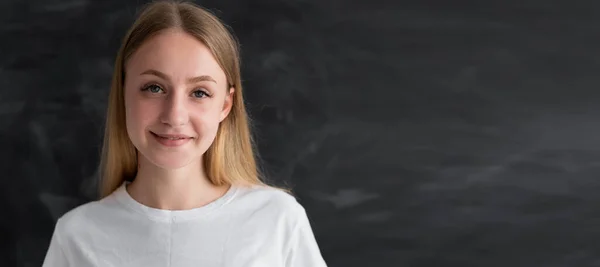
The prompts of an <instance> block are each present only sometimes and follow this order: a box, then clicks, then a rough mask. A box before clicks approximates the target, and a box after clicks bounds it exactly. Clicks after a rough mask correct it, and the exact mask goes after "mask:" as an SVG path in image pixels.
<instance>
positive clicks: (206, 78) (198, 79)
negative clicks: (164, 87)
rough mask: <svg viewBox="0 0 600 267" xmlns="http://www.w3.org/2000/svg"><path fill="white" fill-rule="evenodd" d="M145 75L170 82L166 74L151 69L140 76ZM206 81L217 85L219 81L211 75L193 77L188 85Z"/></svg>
mask: <svg viewBox="0 0 600 267" xmlns="http://www.w3.org/2000/svg"><path fill="white" fill-rule="evenodd" d="M144 74H149V75H154V76H157V77H160V78H161V79H163V80H167V81H170V79H169V76H167V75H166V74H164V73H162V72H160V71H157V70H153V69H149V70H146V71H144V72H142V73H140V75H144ZM204 81H208V82H214V83H217V81H215V79H213V78H212V77H210V76H209V75H200V76H198V77H193V78H190V79H188V83H190V84H191V83H199V82H204Z"/></svg>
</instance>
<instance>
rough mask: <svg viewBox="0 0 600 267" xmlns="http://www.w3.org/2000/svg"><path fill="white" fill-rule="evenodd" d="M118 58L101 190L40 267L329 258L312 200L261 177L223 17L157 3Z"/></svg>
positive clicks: (319, 261) (69, 220) (296, 262)
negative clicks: (315, 228)
mask: <svg viewBox="0 0 600 267" xmlns="http://www.w3.org/2000/svg"><path fill="white" fill-rule="evenodd" d="M115 63H116V64H115V68H114V76H113V82H112V88H111V91H110V96H109V103H108V111H107V118H106V131H105V135H104V146H103V153H102V160H101V170H102V180H101V181H102V182H101V198H100V199H99V200H97V201H93V202H90V203H87V204H84V205H81V206H79V207H77V208H75V209H73V210H71V211H69V212H68V213H66V214H65V215H63V216H62V217H61V218H60V219H59V220H58V221H57V223H56V226H55V230H54V233H53V236H52V239H51V242H50V246H49V249H48V252H47V254H46V257H45V259H44V263H43V266H46V267H52V266H57V267H58V266H61V267H64V266H119V267H121V266H144V267H152V266H160V267H165V266H178V267H184V266H203V267H207V266H246V267H251V266H269V267H273V266H307V267H308V266H310V267H320V266H326V264H325V262H324V260H323V258H322V256H321V253H320V250H319V248H318V245H317V243H316V241H315V238H314V235H313V232H312V230H311V226H310V223H309V220H308V217H307V214H306V212H305V210H304V208H303V207H302V206H301V205H300V204H299V203H298V202H297V201H296V200H295V199H294V198H293V197H292V196H291V195H289V194H287V193H286V192H284V191H283V190H279V189H276V188H273V187H270V186H267V185H266V184H264V183H263V182H261V180H260V177H259V173H258V171H257V166H256V163H255V160H254V154H253V144H252V140H251V134H250V131H249V126H248V119H247V115H246V111H245V107H244V102H243V95H242V85H241V79H240V66H239V52H238V44H237V42H236V41H235V39H234V37H233V35H231V34H230V33H229V31H228V30H227V29H226V28H225V27H224V25H223V24H222V23H221V22H220V21H219V19H218V18H217V17H215V16H214V15H212V14H211V13H210V12H208V11H206V10H205V9H203V8H201V7H199V6H196V5H194V4H191V3H184V2H171V1H168V2H167V1H160V2H154V3H151V4H149V5H147V6H146V7H145V8H144V9H143V11H142V12H141V14H140V15H139V17H138V18H137V20H136V21H135V23H134V24H133V26H132V27H131V29H130V30H129V31H128V33H127V35H126V36H125V38H124V40H123V44H122V46H121V48H120V51H119V53H118V55H117V58H116V62H115Z"/></svg>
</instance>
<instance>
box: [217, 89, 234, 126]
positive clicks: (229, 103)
mask: <svg viewBox="0 0 600 267" xmlns="http://www.w3.org/2000/svg"><path fill="white" fill-rule="evenodd" d="M234 93H235V88H233V87H231V88H229V93H228V94H227V95H225V101H224V103H223V109H222V110H221V115H220V118H219V122H222V121H223V120H224V119H225V118H227V115H229V112H231V108H232V107H233V94H234Z"/></svg>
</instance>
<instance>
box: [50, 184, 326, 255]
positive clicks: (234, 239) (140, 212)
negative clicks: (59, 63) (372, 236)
mask: <svg viewBox="0 0 600 267" xmlns="http://www.w3.org/2000/svg"><path fill="white" fill-rule="evenodd" d="M67 266H71V267H75V266H76V267H83V266H102V267H109V266H115V267H117V266H118V267H126V266H144V267H154V266H156V267H159V266H160V267H167V266H173V267H186V266H194V267H198V266H201V267H210V266H219V267H221V266H225V267H229V266H231V267H237V266H240V267H241V266H244V267H258V266H261V267H264V266H269V267H276V266H281V267H284V266H285V267H292V266H293V267H324V266H326V263H325V261H324V260H323V257H322V256H321V252H320V250H319V247H318V245H317V242H316V240H315V237H314V235H313V231H312V229H311V226H310V223H309V219H308V217H307V214H306V212H305V209H304V208H303V207H302V206H301V205H300V204H299V203H298V202H297V201H296V200H295V199H294V198H293V197H292V196H290V195H288V194H287V193H285V192H281V191H279V190H276V189H272V188H267V187H259V186H256V187H252V188H246V187H238V186H232V187H231V188H230V189H229V190H228V191H227V192H226V193H225V195H223V196H222V197H221V198H219V199H217V200H215V201H213V202H211V203H210V204H208V205H205V206H203V207H201V208H196V209H190V210H176V211H169V210H160V209H154V208H150V207H148V206H145V205H142V204H141V203H139V202H137V201H136V200H134V199H133V198H131V196H130V195H129V194H128V192H127V191H126V190H125V183H123V184H122V185H121V186H120V187H119V188H118V189H117V190H116V191H115V192H113V193H112V194H111V195H109V196H107V197H105V198H103V199H101V200H98V201H93V202H89V203H87V204H84V205H81V206H79V207H77V208H75V209H73V210H71V211H69V212H67V213H66V214H64V215H63V216H61V217H60V218H59V219H58V221H57V222H56V226H55V229H54V233H53V235H52V239H51V241H50V246H49V248H48V251H47V254H46V257H45V259H44V263H43V267H67Z"/></svg>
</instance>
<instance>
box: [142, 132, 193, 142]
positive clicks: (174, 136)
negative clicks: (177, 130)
mask: <svg viewBox="0 0 600 267" xmlns="http://www.w3.org/2000/svg"><path fill="white" fill-rule="evenodd" d="M150 133H152V134H153V135H154V136H156V137H158V138H163V139H166V140H181V139H192V137H190V136H188V135H184V134H159V133H155V132H150Z"/></svg>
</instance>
